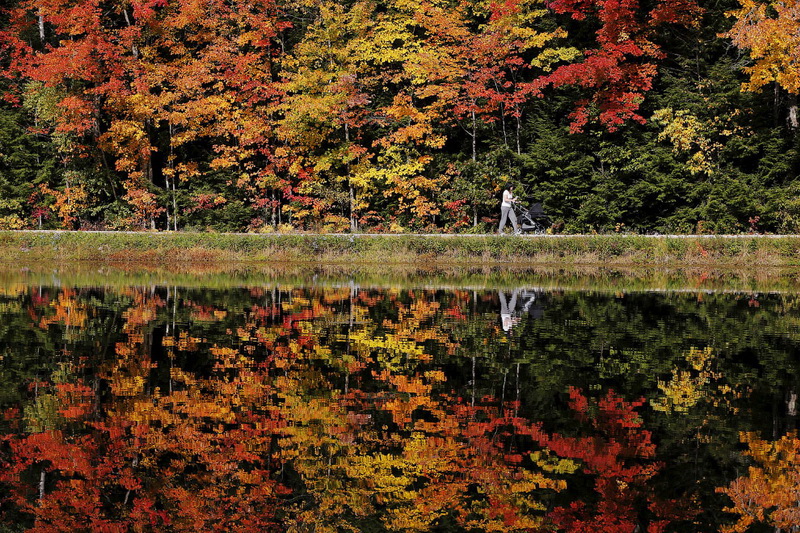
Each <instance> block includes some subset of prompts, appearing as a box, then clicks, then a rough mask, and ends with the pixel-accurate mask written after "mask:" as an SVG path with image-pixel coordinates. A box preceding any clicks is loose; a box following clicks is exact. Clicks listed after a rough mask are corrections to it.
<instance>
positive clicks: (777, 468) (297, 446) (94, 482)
mask: <svg viewBox="0 0 800 533" xmlns="http://www.w3.org/2000/svg"><path fill="white" fill-rule="evenodd" d="M0 294H1V295H0V413H2V416H0V436H1V438H2V441H0V463H2V469H0V511H2V513H3V514H2V518H1V519H0V531H5V530H9V531H16V530H27V529H34V530H38V531H273V530H274V531H298V532H299V531H309V532H311V531H318V532H322V531H330V532H338V531H365V532H377V531H576V532H577V531H596V532H634V531H651V532H652V531H720V530H721V529H722V527H723V526H725V525H729V526H730V525H733V524H734V523H735V522H736V521H737V519H738V518H739V516H740V514H737V513H736V512H731V510H734V511H735V510H740V511H741V512H742V513H745V512H757V511H758V509H761V510H762V511H764V510H766V514H765V515H764V518H763V520H762V521H761V522H760V524H762V525H758V523H757V524H756V525H753V526H752V528H751V531H761V530H763V531H774V528H775V526H783V528H784V530H788V527H787V525H786V524H790V525H791V522H792V521H793V520H796V519H797V517H798V516H800V513H798V505H800V504H798V503H797V498H796V497H795V498H794V502H792V501H791V496H792V492H791V491H792V490H794V491H795V492H796V491H797V486H798V484H800V460H799V459H798V453H797V452H798V451H800V441H799V440H798V439H797V438H796V437H797V435H796V433H795V432H794V430H795V428H796V426H797V408H798V405H797V392H798V390H800V378H799V377H798V376H800V357H799V356H798V353H799V351H800V312H798V308H799V307H800V296H798V295H796V294H787V293H783V294H753V293H743V292H732V293H725V292H702V291H699V292H625V293H621V292H620V293H614V292H603V291H596V292H595V291H570V290H552V289H549V290H537V289H536V288H535V287H519V288H516V289H514V288H506V289H503V290H502V291H499V290H485V289H481V290H471V289H464V290H459V289H453V288H450V289H447V290H434V289H408V288H404V289H392V288H372V287H359V286H358V285H357V284H356V283H350V284H347V283H342V284H340V285H339V286H335V285H331V286H327V287H320V286H316V287H315V286H312V285H307V286H303V285H302V284H301V285H298V286H288V285H280V286H278V285H269V286H253V287H245V288H231V289H201V288H193V289H189V288H181V287H174V286H169V287H168V286H156V285H152V286H148V287H127V288H121V289H120V288H113V289H112V288H92V287H68V286H67V287H65V286H46V285H44V286H42V285H28V284H16V285H13V286H10V287H6V288H5V289H4V290H3V291H2V293H0ZM792 453H794V454H795V455H792ZM748 467H754V468H756V469H760V470H748ZM759 472H761V474H762V475H761V476H760V477H759V476H758V473H759ZM782 491H783V492H782ZM782 495H786V498H784V500H785V501H783V503H781V501H782V500H781V498H782V497H783V496H782ZM734 500H737V501H738V500H741V501H740V503H739V504H738V506H735V503H734ZM734 508H735V509H734ZM784 510H785V511H786V512H785V513H783V511H784ZM792 512H794V513H795V514H794V515H792V514H791V513H792ZM781 513H783V514H781ZM787 513H788V514H787ZM785 516H788V517H789V518H788V519H787V518H785ZM792 517H794V518H792ZM781 520H789V522H781ZM796 524H797V523H795V524H794V525H796ZM743 527H744V526H743ZM4 528H5V529H4Z"/></svg>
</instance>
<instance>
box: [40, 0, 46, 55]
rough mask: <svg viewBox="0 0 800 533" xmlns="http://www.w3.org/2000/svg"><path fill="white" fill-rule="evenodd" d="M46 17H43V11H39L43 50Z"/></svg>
mask: <svg viewBox="0 0 800 533" xmlns="http://www.w3.org/2000/svg"><path fill="white" fill-rule="evenodd" d="M44 37H45V35H44V16H42V11H41V9H40V10H39V40H40V41H41V42H42V48H44Z"/></svg>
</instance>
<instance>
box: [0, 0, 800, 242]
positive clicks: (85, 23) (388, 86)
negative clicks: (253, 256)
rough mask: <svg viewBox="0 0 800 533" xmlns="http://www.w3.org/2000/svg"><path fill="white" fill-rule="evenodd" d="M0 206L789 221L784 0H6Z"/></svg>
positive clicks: (126, 214)
mask: <svg viewBox="0 0 800 533" xmlns="http://www.w3.org/2000/svg"><path fill="white" fill-rule="evenodd" d="M6 6H7V7H6V9H4V10H3V11H2V12H0V94H2V96H3V97H2V99H0V102H1V103H0V228H4V229H19V228H44V229H48V228H50V229H54V228H67V229H107V230H114V229H149V230H153V229H155V230H168V229H169V230H215V231H276V230H277V231H294V230H307V231H319V232H340V231H353V232H404V231H426V232H479V233H480V232H486V231H489V230H491V229H492V228H493V227H494V225H495V224H496V223H497V219H498V215H499V213H498V207H497V206H498V203H499V198H500V192H501V191H502V187H503V185H504V184H505V183H508V182H513V183H516V184H517V192H518V195H519V196H521V197H522V198H523V199H524V200H526V201H537V202H542V203H543V205H544V208H545V209H546V211H547V213H548V214H549V215H550V218H551V222H552V228H551V231H554V232H561V233H578V232H601V233H602V232H614V231H618V232H628V231H630V232H641V233H651V232H662V233H667V232H674V233H694V232H696V233H723V232H726V233H727V232H733V233H737V232H774V233H778V232H780V233H796V232H798V231H799V230H800V200H798V194H797V193H798V192H800V181H798V180H797V174H798V167H800V153H798V136H797V130H798V120H800V119H798V116H797V93H798V91H799V90H800V78H798V72H800V71H799V70H798V68H797V67H798V65H797V59H798V56H799V55H800V36H799V35H800V33H798V26H800V4H798V3H797V2H792V1H789V2H769V1H763V2H761V1H757V0H721V1H719V2H707V1H697V0H647V1H645V0H642V1H637V0H625V1H615V0H597V1H587V0H367V1H361V0H249V1H247V2H245V1H241V0H224V1H223V0H202V1H201V0H126V1H122V2H107V1H102V0H84V1H75V0H11V1H10V2H6Z"/></svg>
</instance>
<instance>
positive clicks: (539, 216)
mask: <svg viewBox="0 0 800 533" xmlns="http://www.w3.org/2000/svg"><path fill="white" fill-rule="evenodd" d="M517 218H518V219H519V229H520V230H521V231H522V233H535V234H537V235H540V234H542V233H544V232H545V231H546V230H547V228H548V227H549V226H550V219H549V217H548V216H547V215H546V214H545V213H544V210H543V209H542V204H541V203H539V202H536V203H534V204H531V206H530V207H529V208H528V209H527V210H526V211H523V212H521V213H518V214H517Z"/></svg>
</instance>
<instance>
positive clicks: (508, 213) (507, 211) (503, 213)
mask: <svg viewBox="0 0 800 533" xmlns="http://www.w3.org/2000/svg"><path fill="white" fill-rule="evenodd" d="M507 218H510V219H511V225H512V226H514V233H516V232H518V231H519V228H517V214H516V213H514V210H513V209H511V207H505V206H502V207H501V208H500V227H499V228H497V233H503V228H505V227H506V219H507Z"/></svg>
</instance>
